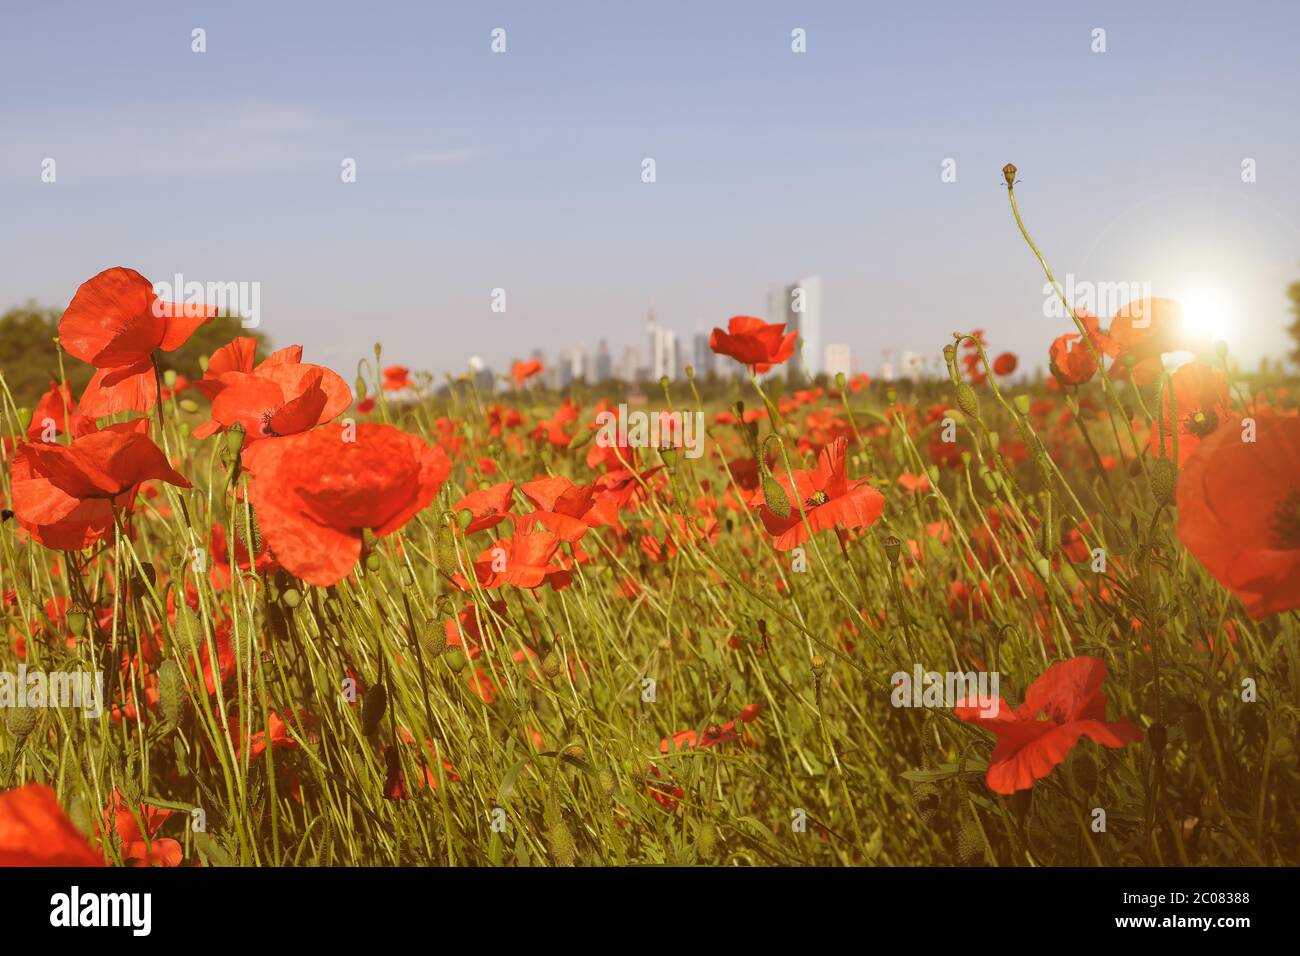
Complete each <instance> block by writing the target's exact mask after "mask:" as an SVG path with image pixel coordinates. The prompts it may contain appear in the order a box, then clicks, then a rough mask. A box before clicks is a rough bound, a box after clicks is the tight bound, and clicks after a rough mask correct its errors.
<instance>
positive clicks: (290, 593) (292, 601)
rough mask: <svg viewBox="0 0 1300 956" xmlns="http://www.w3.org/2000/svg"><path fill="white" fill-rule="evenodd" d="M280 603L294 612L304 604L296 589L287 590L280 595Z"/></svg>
mask: <svg viewBox="0 0 1300 956" xmlns="http://www.w3.org/2000/svg"><path fill="white" fill-rule="evenodd" d="M280 603H281V604H283V605H284V606H285V607H287V608H288V609H289V610H291V611H292V610H293V609H294V608H296V607H297V606H298V605H299V604H301V603H302V595H301V594H299V593H298V591H297V590H296V589H295V588H285V589H284V593H283V594H281V595H280Z"/></svg>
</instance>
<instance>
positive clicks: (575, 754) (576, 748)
mask: <svg viewBox="0 0 1300 956" xmlns="http://www.w3.org/2000/svg"><path fill="white" fill-rule="evenodd" d="M560 759H561V760H567V761H569V762H570V763H573V762H577V763H586V762H587V748H586V747H584V746H582V744H569V746H567V747H565V748H564V749H563V750H561V751H560Z"/></svg>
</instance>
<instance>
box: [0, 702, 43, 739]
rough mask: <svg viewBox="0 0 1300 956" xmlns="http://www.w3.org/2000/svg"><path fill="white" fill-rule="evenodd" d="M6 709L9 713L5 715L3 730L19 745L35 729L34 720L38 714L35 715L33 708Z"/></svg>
mask: <svg viewBox="0 0 1300 956" xmlns="http://www.w3.org/2000/svg"><path fill="white" fill-rule="evenodd" d="M7 709H8V711H9V713H7V714H6V715H5V728H6V729H7V730H8V731H9V733H11V734H13V736H14V739H15V740H16V741H17V742H18V743H20V744H21V743H22V742H23V741H24V740H26V739H27V736H28V735H29V734H30V733H31V732H32V731H33V730H35V729H36V719H37V717H38V716H39V714H37V712H36V709H35V708H34V707H11V708H7Z"/></svg>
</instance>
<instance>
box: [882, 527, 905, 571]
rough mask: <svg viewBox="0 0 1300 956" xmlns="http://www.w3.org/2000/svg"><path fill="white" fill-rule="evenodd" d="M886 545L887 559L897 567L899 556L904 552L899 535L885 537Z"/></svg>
mask: <svg viewBox="0 0 1300 956" xmlns="http://www.w3.org/2000/svg"><path fill="white" fill-rule="evenodd" d="M884 545H885V557H886V558H888V559H889V563H890V564H891V565H893V566H894V567H897V566H898V558H899V555H900V553H901V552H902V550H903V542H902V541H901V540H900V539H899V537H898V535H896V534H887V535H885V540H884Z"/></svg>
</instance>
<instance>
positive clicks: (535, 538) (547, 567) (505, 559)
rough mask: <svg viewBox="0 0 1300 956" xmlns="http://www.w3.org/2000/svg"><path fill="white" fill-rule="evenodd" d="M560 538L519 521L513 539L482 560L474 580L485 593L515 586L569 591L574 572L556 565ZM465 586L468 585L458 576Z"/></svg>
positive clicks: (505, 540) (503, 541) (489, 551)
mask: <svg viewBox="0 0 1300 956" xmlns="http://www.w3.org/2000/svg"><path fill="white" fill-rule="evenodd" d="M559 549H560V536H559V535H558V534H556V533H555V532H553V531H545V530H543V531H538V530H535V523H534V522H532V521H527V520H522V519H521V520H516V521H515V530H514V534H512V535H511V536H510V537H509V538H501V539H499V540H498V541H497V542H496V543H495V544H493V545H492V546H491V547H490V548H488V549H487V550H485V551H484V552H483V553H482V554H480V555H479V556H478V560H477V561H475V562H474V576H475V578H477V579H478V583H479V587H481V588H484V589H485V590H492V589H494V588H499V587H501V586H503V585H506V584H513V585H514V586H515V587H518V588H527V589H529V590H531V589H532V588H536V587H540V586H541V585H542V584H545V583H549V584H550V585H551V587H552V588H554V589H555V590H557V591H560V590H563V589H564V588H566V587H568V585H569V580H570V572H569V571H568V570H566V569H565V568H564V566H563V565H560V564H553V563H552V562H553V561H554V560H555V559H556V558H557V557H558V555H557V552H558V551H559ZM457 581H458V583H460V584H461V585H462V586H464V583H465V582H464V581H463V580H462V579H460V577H459V575H458V576H457Z"/></svg>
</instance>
